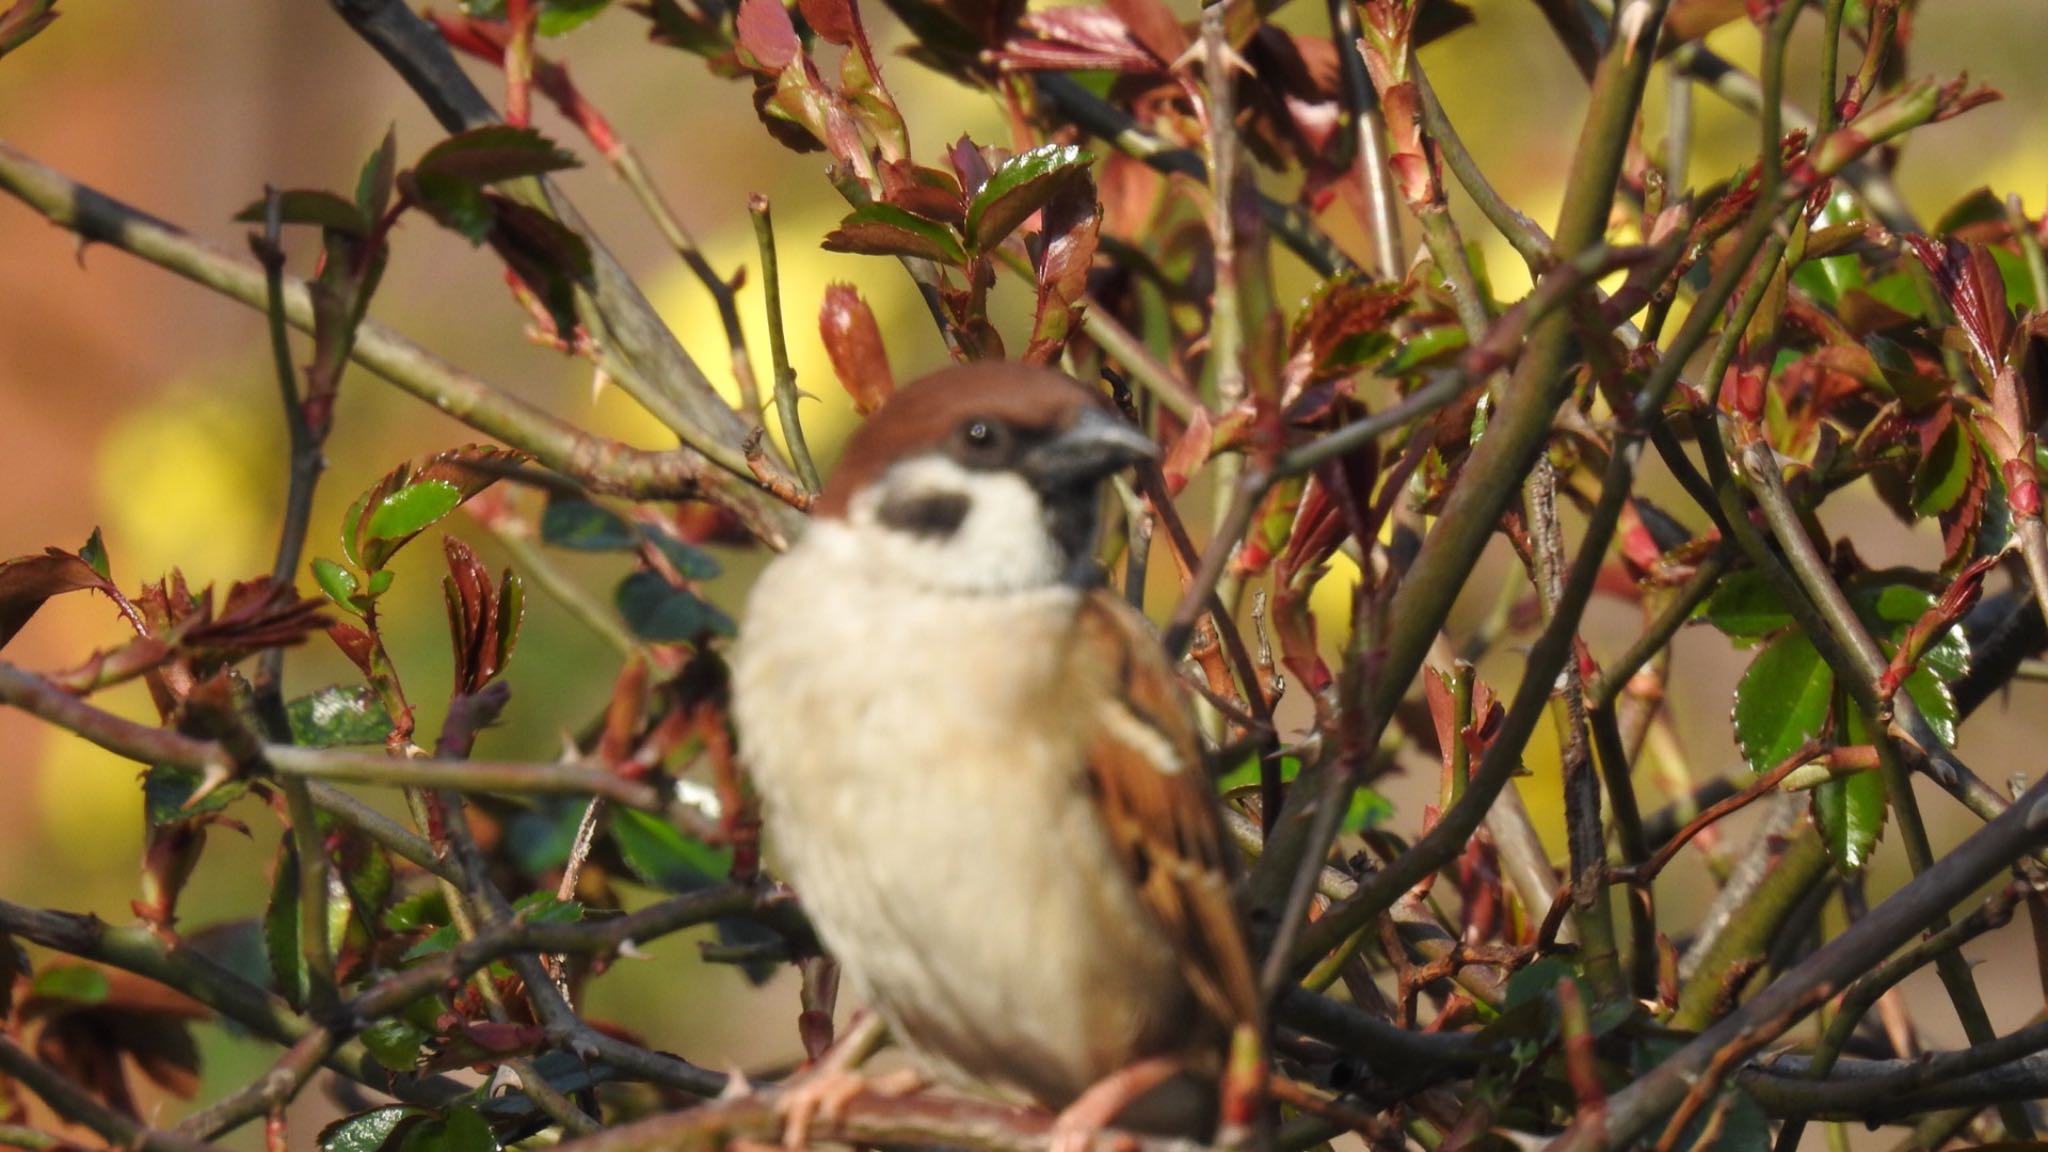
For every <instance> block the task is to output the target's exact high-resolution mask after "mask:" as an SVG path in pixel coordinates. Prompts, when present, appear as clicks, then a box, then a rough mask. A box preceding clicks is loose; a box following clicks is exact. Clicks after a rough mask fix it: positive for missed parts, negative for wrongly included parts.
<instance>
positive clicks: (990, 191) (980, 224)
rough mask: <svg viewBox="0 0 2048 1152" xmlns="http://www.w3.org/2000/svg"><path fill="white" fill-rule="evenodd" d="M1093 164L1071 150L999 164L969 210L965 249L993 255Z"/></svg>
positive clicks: (1055, 148)
mask: <svg viewBox="0 0 2048 1152" xmlns="http://www.w3.org/2000/svg"><path fill="white" fill-rule="evenodd" d="M1093 160H1094V157H1092V156H1090V155H1088V154H1087V153H1086V152H1083V151H1081V149H1079V148H1078V147H1075V146H1074V145H1072V144H1041V145H1039V146H1038V147H1036V148H1033V149H1031V150H1030V151H1028V152H1020V153H1018V154H1017V155H1015V156H1012V157H1010V158H1009V159H1008V160H1005V161H1003V163H1002V166H1001V167H999V168H997V169H996V170H995V171H994V172H991V173H990V174H989V178H988V182H987V183H985V184H983V185H982V186H981V189H980V190H979V191H977V192H976V193H975V194H974V199H973V200H971V201H969V202H968V204H967V229H966V231H967V240H968V243H969V244H971V245H973V247H974V250H975V251H977V252H992V251H994V250H995V248H996V246H997V245H999V244H1001V243H1002V242H1003V240H1004V239H1005V238H1006V237H1008V236H1009V235H1010V233H1012V232H1015V231H1016V230H1017V229H1018V228H1019V227H1020V226H1021V225H1022V224H1023V223H1024V221H1026V220H1028V219H1030V218H1031V214H1032V213H1033V212H1036V211H1038V210H1039V209H1040V208H1043V207H1045V203H1046V201H1048V200H1050V199H1052V198H1053V195H1054V194H1055V193H1057V192H1058V191H1059V190H1060V188H1061V187H1062V186H1064V185H1065V184H1066V182H1067V181H1069V180H1071V179H1074V178H1075V177H1076V176H1078V175H1081V174H1083V173H1085V172H1087V171H1088V165H1089V164H1090V163H1091V162H1093Z"/></svg>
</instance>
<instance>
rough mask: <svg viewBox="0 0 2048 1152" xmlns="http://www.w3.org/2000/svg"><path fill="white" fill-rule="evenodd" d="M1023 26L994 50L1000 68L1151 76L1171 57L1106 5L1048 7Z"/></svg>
mask: <svg viewBox="0 0 2048 1152" xmlns="http://www.w3.org/2000/svg"><path fill="white" fill-rule="evenodd" d="M1023 28H1024V29H1025V30H1026V31H1028V32H1029V33H1030V35H1027V36H1020V37H1018V38H1016V39H1013V40H1011V41H1010V42H1009V43H1007V44H1004V45H1003V47H1002V49H1001V50H1000V51H998V52H997V53H996V54H995V58H996V63H997V64H998V66H1000V67H1001V68H1003V69H1004V70H1005V71H1011V72H1040V71H1062V72H1064V71H1087V72H1123V73H1133V74H1141V75H1153V74H1159V73H1163V72H1165V71H1166V66H1167V64H1169V63H1170V62H1171V60H1172V58H1168V59H1165V60H1162V59H1160V58H1159V57H1158V56H1155V55H1154V54H1153V53H1152V52H1151V51H1150V50H1149V49H1147V48H1146V47H1145V45H1144V44H1143V43H1141V42H1140V41H1139V40H1138V38H1137V37H1136V36H1134V35H1132V33H1131V30H1130V28H1129V27H1128V26H1126V25H1125V24H1124V22H1123V20H1122V19H1120V18H1119V17H1118V16H1117V15H1116V13H1114V12H1111V11H1109V10H1108V9H1105V8H1092V7H1088V6H1086V5H1072V6H1069V7H1064V8H1048V9H1046V10H1045V11H1042V12H1034V13H1031V14H1030V15H1028V16H1026V17H1024V21H1023Z"/></svg>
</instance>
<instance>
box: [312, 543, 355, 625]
mask: <svg viewBox="0 0 2048 1152" xmlns="http://www.w3.org/2000/svg"><path fill="white" fill-rule="evenodd" d="M312 567H313V582H314V583H315V584H318V585H319V586H320V591H322V592H324V593H326V594H327V598H328V599H329V600H332V601H334V603H335V605H336V606H337V607H340V608H346V609H348V610H349V611H350V612H358V611H360V609H358V608H357V607H356V606H355V603H354V598H355V594H356V589H357V588H358V587H359V585H358V584H357V583H356V575H355V573H353V572H351V571H349V570H348V569H346V568H344V567H342V566H341V565H339V564H336V563H335V562H334V561H332V560H328V559H326V558H324V557H317V556H316V557H314V559H313V565H312Z"/></svg>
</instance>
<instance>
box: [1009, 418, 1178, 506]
mask: <svg viewBox="0 0 2048 1152" xmlns="http://www.w3.org/2000/svg"><path fill="white" fill-rule="evenodd" d="M1158 455H1159V446H1158V445H1156V444H1154V443H1152V441H1151V439H1150V438H1148V437H1147V436H1146V435H1145V434H1144V433H1143V432H1141V431H1139V430H1138V429H1136V428H1133V427H1132V426H1130V425H1129V424H1126V423H1125V422H1123V421H1122V420H1120V419H1118V418H1117V417H1115V416H1112V415H1110V414H1109V413H1107V412H1104V411H1102V410H1101V409H1098V408H1083V409H1082V410H1081V414H1080V415H1079V416H1077V417H1076V418H1075V419H1074V423H1073V424H1072V425H1070V426H1069V427H1068V428H1067V429H1066V430H1064V431H1062V432H1060V433H1059V434H1058V435H1056V436H1054V437H1053V438H1052V439H1050V440H1047V441H1045V442H1044V443H1042V444H1039V445H1038V446H1037V447H1035V448H1032V449H1031V450H1030V451H1029V452H1027V453H1026V454H1025V456H1024V460H1023V473H1024V476H1025V478H1026V479H1027V480H1029V481H1030V482H1031V484H1032V486H1033V487H1035V488H1038V489H1040V490H1041V491H1058V490H1072V489H1075V488H1086V487H1089V486H1092V485H1093V484H1095V483H1096V482H1097V481H1099V480H1101V479H1102V478H1104V477H1105V476H1108V475H1109V474H1111V473H1113V472H1117V471H1120V470H1122V469H1124V468H1128V467H1130V466H1131V465H1133V464H1136V463H1138V462H1140V461H1143V460H1151V459H1155V458H1156V457H1158Z"/></svg>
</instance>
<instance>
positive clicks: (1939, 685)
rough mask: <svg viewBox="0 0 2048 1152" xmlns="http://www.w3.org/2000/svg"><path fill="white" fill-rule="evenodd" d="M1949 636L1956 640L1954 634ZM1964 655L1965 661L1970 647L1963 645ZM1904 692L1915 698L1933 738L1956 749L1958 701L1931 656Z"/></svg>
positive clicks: (1913, 676)
mask: <svg viewBox="0 0 2048 1152" xmlns="http://www.w3.org/2000/svg"><path fill="white" fill-rule="evenodd" d="M1950 635H1951V636H1953V635H1954V633H1950ZM1947 642H1948V640H1947V638H1944V639H1943V640H1942V643H1944V644H1946V643H1947ZM1963 652H1964V654H1965V657H1964V658H1965V659H1967V658H1968V653H1969V647H1968V645H1967V644H1965V645H1964V647H1963ZM1960 674H1961V673H1957V675H1960ZM1905 689H1906V695H1908V696H1910V697H1912V698H1913V704H1914V705H1915V706H1916V707H1918V708H1919V709H1920V715H1922V716H1924V717H1926V718H1927V723H1928V726H1929V727H1932V728H1933V729H1934V734H1935V735H1936V736H1939V737H1941V742H1942V743H1943V744H1946V745H1948V746H1949V747H1951V748H1953V747H1955V743H1956V720H1957V715H1956V698H1955V695H1954V694H1953V693H1951V692H1950V691H1949V687H1948V685H1947V684H1946V683H1943V681H1942V676H1941V673H1940V672H1939V671H1938V670H1937V669H1936V668H1935V667H1934V664H1933V654H1932V652H1930V653H1929V654H1928V655H1927V656H1925V657H1922V658H1921V661H1920V665H1919V667H1917V668H1914V669H1913V671H1912V672H1911V673H1910V674H1908V675H1907V677H1906V683H1905Z"/></svg>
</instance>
